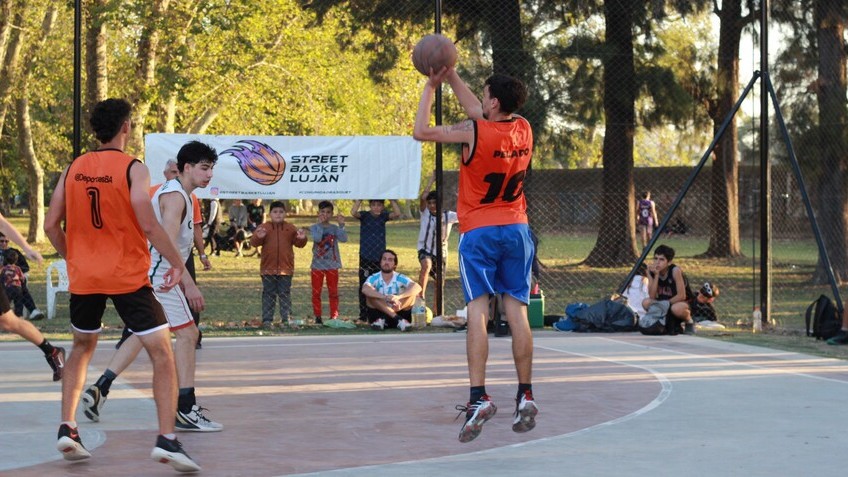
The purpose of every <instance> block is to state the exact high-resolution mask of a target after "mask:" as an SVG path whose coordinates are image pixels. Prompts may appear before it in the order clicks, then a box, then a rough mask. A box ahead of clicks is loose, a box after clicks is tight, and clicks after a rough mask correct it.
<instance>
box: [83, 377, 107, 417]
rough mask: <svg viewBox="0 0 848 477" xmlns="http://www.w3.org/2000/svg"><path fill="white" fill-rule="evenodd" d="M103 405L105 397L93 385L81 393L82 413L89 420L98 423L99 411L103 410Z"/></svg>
mask: <svg viewBox="0 0 848 477" xmlns="http://www.w3.org/2000/svg"><path fill="white" fill-rule="evenodd" d="M104 404H106V396H104V395H103V394H102V393H101V392H100V388H98V387H97V386H95V385H94V384H92V385H91V386H89V387H88V389H86V390H85V392H84V393H82V412H83V414H85V417H87V418H89V419H90V420H92V421H94V422H100V410H101V409H103V405H104Z"/></svg>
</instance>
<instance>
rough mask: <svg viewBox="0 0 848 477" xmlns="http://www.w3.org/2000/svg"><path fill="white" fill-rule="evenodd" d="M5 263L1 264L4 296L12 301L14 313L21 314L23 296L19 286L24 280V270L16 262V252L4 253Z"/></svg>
mask: <svg viewBox="0 0 848 477" xmlns="http://www.w3.org/2000/svg"><path fill="white" fill-rule="evenodd" d="M5 257H6V264H5V265H3V268H2V275H3V289H4V290H5V291H6V296H7V297H9V300H10V301H12V302H13V303H14V311H15V314H16V315H18V316H21V315H22V314H23V309H24V298H23V292H22V290H21V288H22V287H23V283H24V282H25V281H26V277H24V272H23V270H21V267H19V266H18V265H17V264H18V252H17V251H15V250H10V251H9V252H8V253H6V255H5Z"/></svg>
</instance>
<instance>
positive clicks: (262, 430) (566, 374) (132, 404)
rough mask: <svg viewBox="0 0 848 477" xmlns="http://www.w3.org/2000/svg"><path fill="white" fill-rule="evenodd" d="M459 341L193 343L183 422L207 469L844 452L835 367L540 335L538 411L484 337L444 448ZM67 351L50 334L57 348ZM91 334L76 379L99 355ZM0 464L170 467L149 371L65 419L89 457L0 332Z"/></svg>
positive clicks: (834, 457) (431, 471)
mask: <svg viewBox="0 0 848 477" xmlns="http://www.w3.org/2000/svg"><path fill="white" fill-rule="evenodd" d="M464 340H465V335H464V334H462V333H444V334H433V333H426V334H423V333H419V334H415V333H411V334H403V335H401V334H399V333H393V332H386V333H381V334H376V333H375V334H367V335H350V336H344V335H341V336H311V337H310V336H299V337H292V336H280V337H255V338H220V339H216V338H209V339H204V347H203V350H202V351H200V353H199V356H198V374H197V389H198V391H197V395H198V402H199V404H201V405H202V406H204V407H206V408H208V409H209V411H208V413H207V414H208V415H209V417H211V418H212V419H214V420H216V421H219V422H221V423H222V424H224V426H225V429H224V431H223V432H220V433H208V434H200V433H182V434H180V436H179V437H180V440H181V441H182V442H183V444H184V445H185V448H186V450H187V451H188V452H189V454H190V455H191V456H192V457H193V458H194V459H195V460H196V461H197V462H198V463H199V464H200V465H202V466H203V472H202V475H207V476H278V475H318V474H321V475H323V474H329V475H339V476H369V477H370V476H406V475H409V476H452V475H538V476H552V475H586V476H644V475H662V476H665V475H668V476H677V475H688V476H692V475H694V476H699V475H703V476H733V475H740V476H742V475H745V476H749V475H751V476H760V475H762V476H776V475H777V476H794V475H799V476H800V475H839V474H841V473H842V472H844V468H845V465H844V463H843V458H842V456H843V453H844V450H845V449H846V448H848V432H846V427H848V426H846V414H848V413H846V411H845V409H846V405H848V402H846V394H848V364H846V363H845V362H843V361H838V360H832V359H825V358H818V357H813V356H808V355H801V354H796V353H788V352H782V351H776V350H770V349H765V348H757V347H751V346H744V345H736V344H728V343H722V342H718V341H714V340H709V339H705V338H698V337H690V336H675V337H647V336H641V335H638V334H572V333H555V332H552V331H540V332H537V333H536V340H535V369H534V380H533V382H534V391H535V395H536V399H537V402H538V403H539V405H540V408H541V412H540V414H539V416H538V418H537V420H538V426H537V427H536V429H535V430H533V431H531V432H530V433H527V434H516V433H513V432H512V430H511V417H512V416H511V415H512V410H513V406H514V403H513V397H514V393H515V373H514V370H513V366H512V361H511V355H510V340H509V338H494V337H491V339H490V343H491V347H490V356H489V377H488V382H487V389H488V391H489V393H490V394H491V395H492V397H493V400H494V402H495V404H496V405H497V406H498V407H499V411H498V414H497V415H496V416H495V417H494V419H492V420H491V421H489V422H488V423H487V424H486V426H485V428H484V431H483V433H482V434H481V435H480V437H478V438H477V440H475V441H473V442H471V443H468V444H460V443H459V442H458V441H457V434H458V432H459V427H460V425H461V421H459V420H457V421H454V418H455V417H456V415H457V411H455V410H454V406H455V405H456V404H464V401H465V400H466V399H467V393H468V391H467V385H468V384H467V372H466V367H465V344H464V343H465V341H464ZM61 344H63V345H65V346H67V344H66V343H61ZM113 345H114V341H104V342H101V344H100V347H99V348H98V351H97V353H96V354H95V358H94V360H93V362H92V366H91V367H90V368H89V377H88V382H89V383H91V382H93V381H94V380H95V379H96V378H97V376H99V374H100V373H101V372H102V371H103V369H104V366H105V365H106V363H107V362H108V360H109V358H110V356H111V354H112V351H113V349H114V348H113ZM0 375H2V376H3V380H2V385H0V422H2V427H0V475H2V476H16V477H18V476H39V477H42V476H75V475H97V476H160V475H163V476H164V475H176V474H177V473H176V472H175V471H173V470H172V469H171V468H170V467H169V466H166V465H162V464H158V463H156V462H153V461H152V460H150V459H149V454H150V450H151V449H152V447H153V444H154V440H155V436H156V431H155V426H154V422H155V414H154V405H153V401H152V397H151V391H150V383H149V380H150V367H149V363H148V361H147V359H146V357H145V358H144V359H140V360H139V361H138V362H137V363H135V364H134V365H133V367H131V368H130V369H129V370H128V371H127V372H125V374H124V375H122V376H121V377H119V378H118V380H117V381H116V382H115V384H114V385H113V387H112V392H111V393H110V395H109V400H108V402H107V403H106V406H105V407H104V409H103V411H102V416H103V417H102V419H101V422H100V423H92V422H89V421H88V420H87V419H86V418H85V416H84V415H83V414H82V413H81V412H80V413H78V421H79V424H80V433H81V435H82V439H83V443H84V444H85V445H86V446H87V447H88V449H89V450H90V451H92V454H93V457H92V458H91V459H89V460H88V461H85V462H81V463H70V462H66V461H65V460H63V459H62V458H61V456H60V455H59V453H58V452H57V451H56V450H55V447H54V446H55V442H56V430H57V427H58V421H59V400H60V385H59V383H53V382H52V381H50V372H49V368H48V367H47V364H46V363H45V362H44V360H43V358H42V356H41V353H40V352H39V350H38V349H36V348H34V347H33V346H32V345H30V344H28V343H0Z"/></svg>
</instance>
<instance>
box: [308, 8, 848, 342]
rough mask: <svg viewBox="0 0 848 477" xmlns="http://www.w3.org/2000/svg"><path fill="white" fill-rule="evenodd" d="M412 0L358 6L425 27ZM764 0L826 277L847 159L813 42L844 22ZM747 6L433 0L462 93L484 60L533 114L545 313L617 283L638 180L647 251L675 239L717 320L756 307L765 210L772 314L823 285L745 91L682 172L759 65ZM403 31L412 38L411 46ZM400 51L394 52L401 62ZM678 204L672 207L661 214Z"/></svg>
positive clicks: (779, 164)
mask: <svg viewBox="0 0 848 477" xmlns="http://www.w3.org/2000/svg"><path fill="white" fill-rule="evenodd" d="M333 3H341V4H344V5H348V2H312V4H311V5H312V6H316V5H318V6H319V7H320V8H331V7H330V4H333ZM356 3H357V2H349V6H355V5H354V4H356ZM360 3H361V2H360ZM424 3H426V2H399V3H398V2H394V3H393V5H394V7H391V11H388V10H387V9H389V8H390V7H389V2H380V1H377V2H371V7H370V9H368V14H369V15H372V17H373V22H374V23H380V24H381V25H382V26H381V27H380V29H381V30H380V31H381V33H387V32H388V31H391V30H392V29H391V27H390V26H389V25H390V21H397V20H407V21H410V22H414V23H415V24H416V26H418V27H421V30H423V32H428V31H434V30H435V29H436V23H435V22H436V20H435V19H436V18H437V10H438V9H437V7H436V5H435V2H434V4H433V6H432V9H425V8H424V7H423V6H422V5H423V4H424ZM755 3H756V2H755ZM775 3H776V4H777V5H776V6H774V7H772V11H771V13H772V15H773V17H774V18H775V20H774V22H775V23H774V26H773V27H772V28H773V29H774V31H776V32H778V33H780V35H778V36H776V37H775V36H772V38H771V42H772V43H773V44H774V45H775V46H776V47H777V48H776V50H777V54H774V53H773V58H772V61H774V60H775V59H781V60H783V59H786V60H787V61H782V62H780V67H779V68H777V69H778V70H779V74H776V75H774V76H773V81H774V83H775V85H776V89H777V94H778V98H779V99H780V101H781V103H782V104H781V107H782V112H783V114H784V116H785V118H786V121H787V124H788V125H789V132H790V137H791V138H792V141H793V142H794V146H795V151H796V153H797V157H798V160H799V162H800V163H801V169H802V171H803V172H804V174H805V176H806V181H807V187H808V192H809V193H810V195H811V197H812V201H813V205H814V207H815V209H816V211H817V213H818V214H819V215H820V220H821V223H820V225H821V227H822V231H823V235H824V240H825V243H826V244H827V245H828V250H829V252H830V254H831V255H832V256H831V260H832V261H833V264H834V270H835V272H836V276H837V279H844V278H845V276H846V272H848V268H846V265H848V264H846V263H845V259H844V258H843V257H844V255H845V253H844V249H845V233H844V229H845V223H844V214H843V215H842V216H839V214H840V213H841V211H844V209H845V205H846V200H845V194H844V192H843V191H844V185H845V172H844V169H845V165H846V164H848V147H846V127H845V126H846V123H845V117H846V114H845V111H846V96H845V51H844V48H843V49H842V51H841V53H838V54H836V56H830V57H828V59H825V58H824V56H825V53H826V52H825V51H824V48H826V47H828V45H831V46H832V45H833V44H842V45H843V46H844V42H845V34H844V30H843V29H842V27H839V28H831V29H830V30H817V25H819V23H817V22H816V21H815V18H816V15H819V16H820V15H830V17H832V18H839V19H840V22H837V23H838V24H839V25H844V22H845V11H844V6H843V5H842V3H841V2H838V1H837V0H819V1H817V2H806V1H800V0H799V1H795V2H775ZM319 4H320V5H319ZM750 6H751V5H750V4H749V3H747V2H746V3H745V4H744V5H743V2H741V1H736V2H734V1H725V2H722V5H721V9H720V10H713V8H714V5H713V2H662V1H660V2H656V1H651V2H648V1H646V2H616V1H608V2H549V1H507V0H502V1H493V2H479V1H474V0H446V1H444V2H443V3H442V5H441V10H440V11H438V15H440V17H439V21H440V22H441V30H442V32H443V33H444V34H445V35H447V36H448V37H450V38H454V39H455V40H456V46H457V48H458V50H459V52H460V60H459V63H458V65H457V69H458V71H459V73H460V76H461V77H463V78H464V79H465V80H466V82H467V83H468V84H469V85H470V86H471V87H472V89H474V90H475V91H477V92H479V91H480V89H481V85H482V83H483V80H484V79H485V78H486V77H487V76H488V75H489V74H491V73H492V72H496V73H506V74H510V75H513V76H517V77H519V78H520V79H522V80H523V81H524V82H525V83H526V84H527V85H528V87H529V89H530V99H529V100H528V103H527V105H526V106H525V108H524V109H523V110H522V111H520V113H521V114H522V115H523V116H525V117H527V118H528V119H529V120H530V121H531V123H532V124H533V127H534V133H535V140H536V144H535V154H534V158H533V171H532V175H531V177H530V178H529V179H528V180H527V182H526V186H525V193H526V195H527V199H528V203H529V214H530V218H531V224H532V227H533V229H534V231H535V233H536V235H537V236H538V238H539V247H538V255H539V258H540V259H541V262H542V264H543V268H542V270H541V273H540V276H539V277H538V278H539V282H540V284H541V288H542V290H543V292H544V294H545V299H546V310H547V311H546V313H547V314H562V313H563V310H564V308H565V306H566V304H568V303H571V302H577V301H581V302H589V303H591V302H594V301H596V300H599V299H602V298H604V297H608V296H609V295H610V294H612V293H615V292H616V291H618V290H619V289H621V288H622V287H623V281H624V279H625V278H626V277H627V275H628V272H629V271H630V270H631V268H633V266H634V265H635V263H636V260H637V258H638V257H639V255H640V252H641V251H642V246H643V242H642V240H641V238H640V236H639V224H638V223H637V213H638V200H639V199H640V198H641V197H640V196H641V194H642V193H643V192H645V191H650V193H651V198H652V200H653V201H654V202H655V204H656V211H657V214H658V216H659V217H658V218H659V221H660V222H661V223H663V222H664V223H666V228H665V230H663V231H662V232H661V236H660V238H659V239H658V240H657V241H656V242H655V245H658V244H667V245H670V246H671V247H673V248H674V249H675V250H676V251H677V257H676V259H675V262H676V263H677V264H678V265H680V266H681V267H682V268H683V269H684V271H685V273H686V275H687V276H688V278H689V280H690V281H691V282H692V285H693V288H695V289H697V288H698V287H699V285H700V284H701V283H703V282H704V281H710V282H712V283H713V284H715V285H718V286H719V288H720V290H721V293H720V297H719V299H718V300H717V301H716V303H715V306H716V309H717V311H718V314H719V317H720V319H721V320H722V321H724V322H730V323H736V321H737V320H742V321H746V320H750V317H751V311H752V307H753V306H755V305H756V306H758V305H759V303H760V299H761V283H762V277H761V270H762V263H761V257H762V253H761V251H760V243H761V240H760V237H761V234H762V232H763V227H762V224H761V220H763V217H766V214H765V212H769V213H770V215H768V217H769V218H770V228H769V230H770V232H769V233H770V234H771V240H770V242H769V244H770V250H769V252H770V253H769V260H768V270H769V271H770V283H771V285H770V286H771V297H772V303H771V309H770V313H771V314H770V318H771V319H772V320H773V321H774V322H775V323H776V324H777V325H778V326H781V327H788V328H798V327H800V325H801V322H802V320H801V315H802V313H803V311H804V309H805V306H806V305H807V304H808V303H809V302H810V301H812V300H813V299H814V298H815V297H816V296H817V295H818V294H819V293H820V292H828V290H829V287H828V286H827V283H826V274H825V273H823V272H822V269H821V266H820V265H818V264H819V259H818V251H817V248H816V243H815V240H814V236H813V233H812V227H811V225H810V222H809V220H808V219H807V217H806V211H805V209H804V206H803V203H802V201H801V192H800V185H799V183H798V181H797V180H796V177H795V175H794V174H793V172H792V169H791V167H790V164H789V162H788V155H787V154H786V148H785V141H784V138H783V137H782V136H781V135H780V134H779V131H778V129H777V127H776V125H775V124H776V123H775V122H774V121H773V120H772V121H771V127H770V129H769V137H768V139H765V138H763V137H762V134H761V132H760V131H759V130H758V124H759V116H760V113H759V91H758V87H755V88H754V89H753V90H752V93H751V94H750V95H749V98H748V99H747V100H746V101H745V102H744V103H742V107H741V108H740V110H739V112H738V113H737V114H736V115H735V119H734V121H733V123H731V124H730V128H729V129H728V130H727V132H726V133H725V134H724V136H723V137H722V139H721V140H720V141H719V142H718V143H717V147H716V150H715V152H714V153H713V154H712V155H710V156H709V158H708V160H707V161H706V167H704V168H703V169H702V170H700V172H699V173H698V174H697V175H696V176H694V175H693V171H694V167H695V165H696V164H697V163H698V161H699V159H701V157H702V156H703V155H704V154H705V153H706V152H707V148H708V146H709V145H710V142H711V140H712V138H713V136H714V133H715V131H716V130H718V128H719V126H720V125H721V124H722V123H723V121H724V120H725V119H726V118H727V117H728V114H729V113H730V110H731V106H732V105H733V104H734V103H735V102H736V100H737V99H739V96H740V94H741V92H742V89H743V87H744V86H745V83H746V82H747V81H748V80H749V79H750V77H751V76H750V75H752V74H753V70H754V69H757V68H758V66H755V65H757V64H758V48H759V47H758V45H755V44H754V42H753V40H752V39H751V38H752V36H751V35H756V34H757V32H758V29H759V27H758V25H757V24H756V23H755V20H756V19H757V14H758V11H757V10H755V11H745V9H746V8H748V7H750ZM754 7H758V5H754ZM799 7H808V8H807V9H806V10H805V9H802V8H801V9H799ZM320 8H319V9H320ZM793 8H794V9H795V10H793ZM325 11H326V10H325ZM793 11H794V12H796V14H792V15H790V13H791V12H793ZM801 11H806V12H808V13H807V14H798V13H797V12H801ZM354 16H355V17H356V18H359V19H360V20H362V19H363V17H362V16H361V15H359V16H357V15H356V14H354ZM428 17H429V18H428ZM746 22H747V23H746ZM366 23H367V22H366ZM822 28H825V27H822ZM407 31H409V30H407ZM725 34H727V35H729V36H728V37H727V38H725V36H724V35H725ZM734 35H735V36H734ZM828 35H830V36H828ZM816 38H818V40H816ZM416 40H417V38H409V41H408V44H409V45H410V46H411V45H413V44H414V43H415V41H416ZM734 41H735V42H736V43H735V44H734ZM828 41H829V42H830V43H827V44H825V42H828ZM746 42H747V43H746ZM735 50H741V52H742V54H741V55H740V56H739V57H736V56H733V57H728V55H727V53H726V52H728V51H730V52H733V51H735ZM772 50H773V51H774V48H773V49H772ZM828 54H830V55H834V54H835V53H833V52H832V51H830V52H829V53H828ZM793 55H794V56H793ZM399 56H400V60H399V61H400V63H403V62H408V59H407V58H404V56H405V55H403V54H401V55H399ZM790 59H791V60H792V61H789V60H790ZM825 61H831V62H832V61H836V66H835V67H834V69H835V73H834V74H835V75H836V76H834V77H827V78H826V77H824V73H821V65H823V64H825V63H824V62H825ZM740 65H741V67H742V68H741V69H740ZM405 67H407V68H408V67H409V65H406V66H405ZM840 68H841V69H840ZM834 80H835V81H836V83H835V84H833V83H832V81H834ZM825 81H827V83H826V84H824V82H825ZM816 88H818V89H816ZM828 88H831V89H832V88H836V90H837V91H836V94H830V95H829V96H828V95H827V94H826V93H828V92H829V90H828V91H824V90H826V89H828ZM840 93H841V94H840ZM827 101H830V103H828V102H827ZM834 110H835V112H833V111H834ZM444 111H445V112H444V123H445V124H452V123H455V122H458V121H460V120H462V119H463V118H462V115H461V113H460V109H459V107H458V105H457V104H456V100H455V98H454V97H453V96H452V94H451V92H450V89H449V88H447V87H445V88H444ZM825 114H830V116H829V117H828V118H829V119H826V118H825V117H824V115H825ZM771 115H772V116H771V117H772V118H774V113H773V112H772V113H771ZM826 120H827V121H831V122H830V123H829V124H826V123H825V121H826ZM764 144H767V145H768V146H769V150H770V153H769V156H768V160H769V164H770V166H771V171H770V180H771V191H770V203H769V209H770V211H764V210H762V209H763V206H762V202H761V200H760V196H761V193H762V171H761V168H760V163H761V160H760V149H761V147H763V145H764ZM425 155H426V156H427V157H425V161H424V164H425V170H424V171H422V183H424V182H425V181H426V178H427V177H428V176H429V174H430V172H431V171H432V170H433V168H434V166H433V165H432V164H433V161H432V159H430V158H432V157H433V155H434V149H433V148H432V147H429V146H428V147H426V148H425ZM458 155H459V151H458V150H457V149H456V148H452V147H449V146H446V147H445V149H444V164H445V166H444V173H443V175H442V176H441V177H442V181H441V186H442V188H443V197H444V203H443V204H442V209H443V210H455V204H456V200H455V198H456V187H457V174H456V169H457V158H458ZM690 178H692V180H691V183H690V187H689V188H688V189H687V190H685V194H684V193H682V191H683V190H684V186H685V185H686V184H687V182H688V181H689V179H690ZM823 183H828V184H831V185H830V186H829V187H823V186H822V185H820V184H823ZM837 184H838V185H837ZM678 198H679V199H680V200H679V203H678V207H677V209H676V210H675V211H674V212H673V214H672V215H669V216H668V217H666V215H667V214H668V212H669V209H670V207H671V206H672V205H673V204H674V203H675V202H676V199H678ZM416 206H417V204H415V203H411V204H409V208H408V210H411V211H413V214H414V213H415V211H416ZM828 211H830V212H828ZM822 219H824V220H822ZM392 227H393V226H392V225H391V224H390V225H389V230H390V232H389V237H390V241H389V242H390V243H389V247H391V248H398V249H404V250H409V251H410V252H413V251H414V250H415V240H416V238H417V234H416V232H417V227H415V226H414V225H413V226H407V227H405V228H404V230H405V231H404V232H403V233H397V234H393V233H392V232H391V230H392ZM398 227H401V226H398ZM398 232H400V229H398ZM455 243H456V241H455V237H453V240H451V241H450V244H451V245H450V253H449V257H448V262H447V269H446V271H445V284H444V302H445V305H444V309H445V312H446V313H451V312H452V311H453V310H455V309H458V308H461V307H462V306H463V299H462V293H461V290H460V288H459V280H458V273H457V268H456V252H455V250H456V248H455ZM652 256H653V254H652V253H649V254H648V257H647V258H648V260H650V259H651V258H652ZM415 264H417V260H416V259H415V257H414V254H413V253H407V254H406V256H405V257H403V259H402V264H401V269H402V270H403V271H405V272H406V273H407V274H409V275H410V276H413V277H416V276H417V271H418V270H417V267H416V266H415ZM817 265H818V269H817Z"/></svg>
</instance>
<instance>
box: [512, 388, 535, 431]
mask: <svg viewBox="0 0 848 477" xmlns="http://www.w3.org/2000/svg"><path fill="white" fill-rule="evenodd" d="M538 413H539V406H537V405H536V401H534V400H533V393H532V392H530V391H524V394H523V395H522V396H521V399H516V400H515V414H514V419H513V420H512V430H513V432H527V431H530V430H532V429H533V428H534V427H536V414H538Z"/></svg>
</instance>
